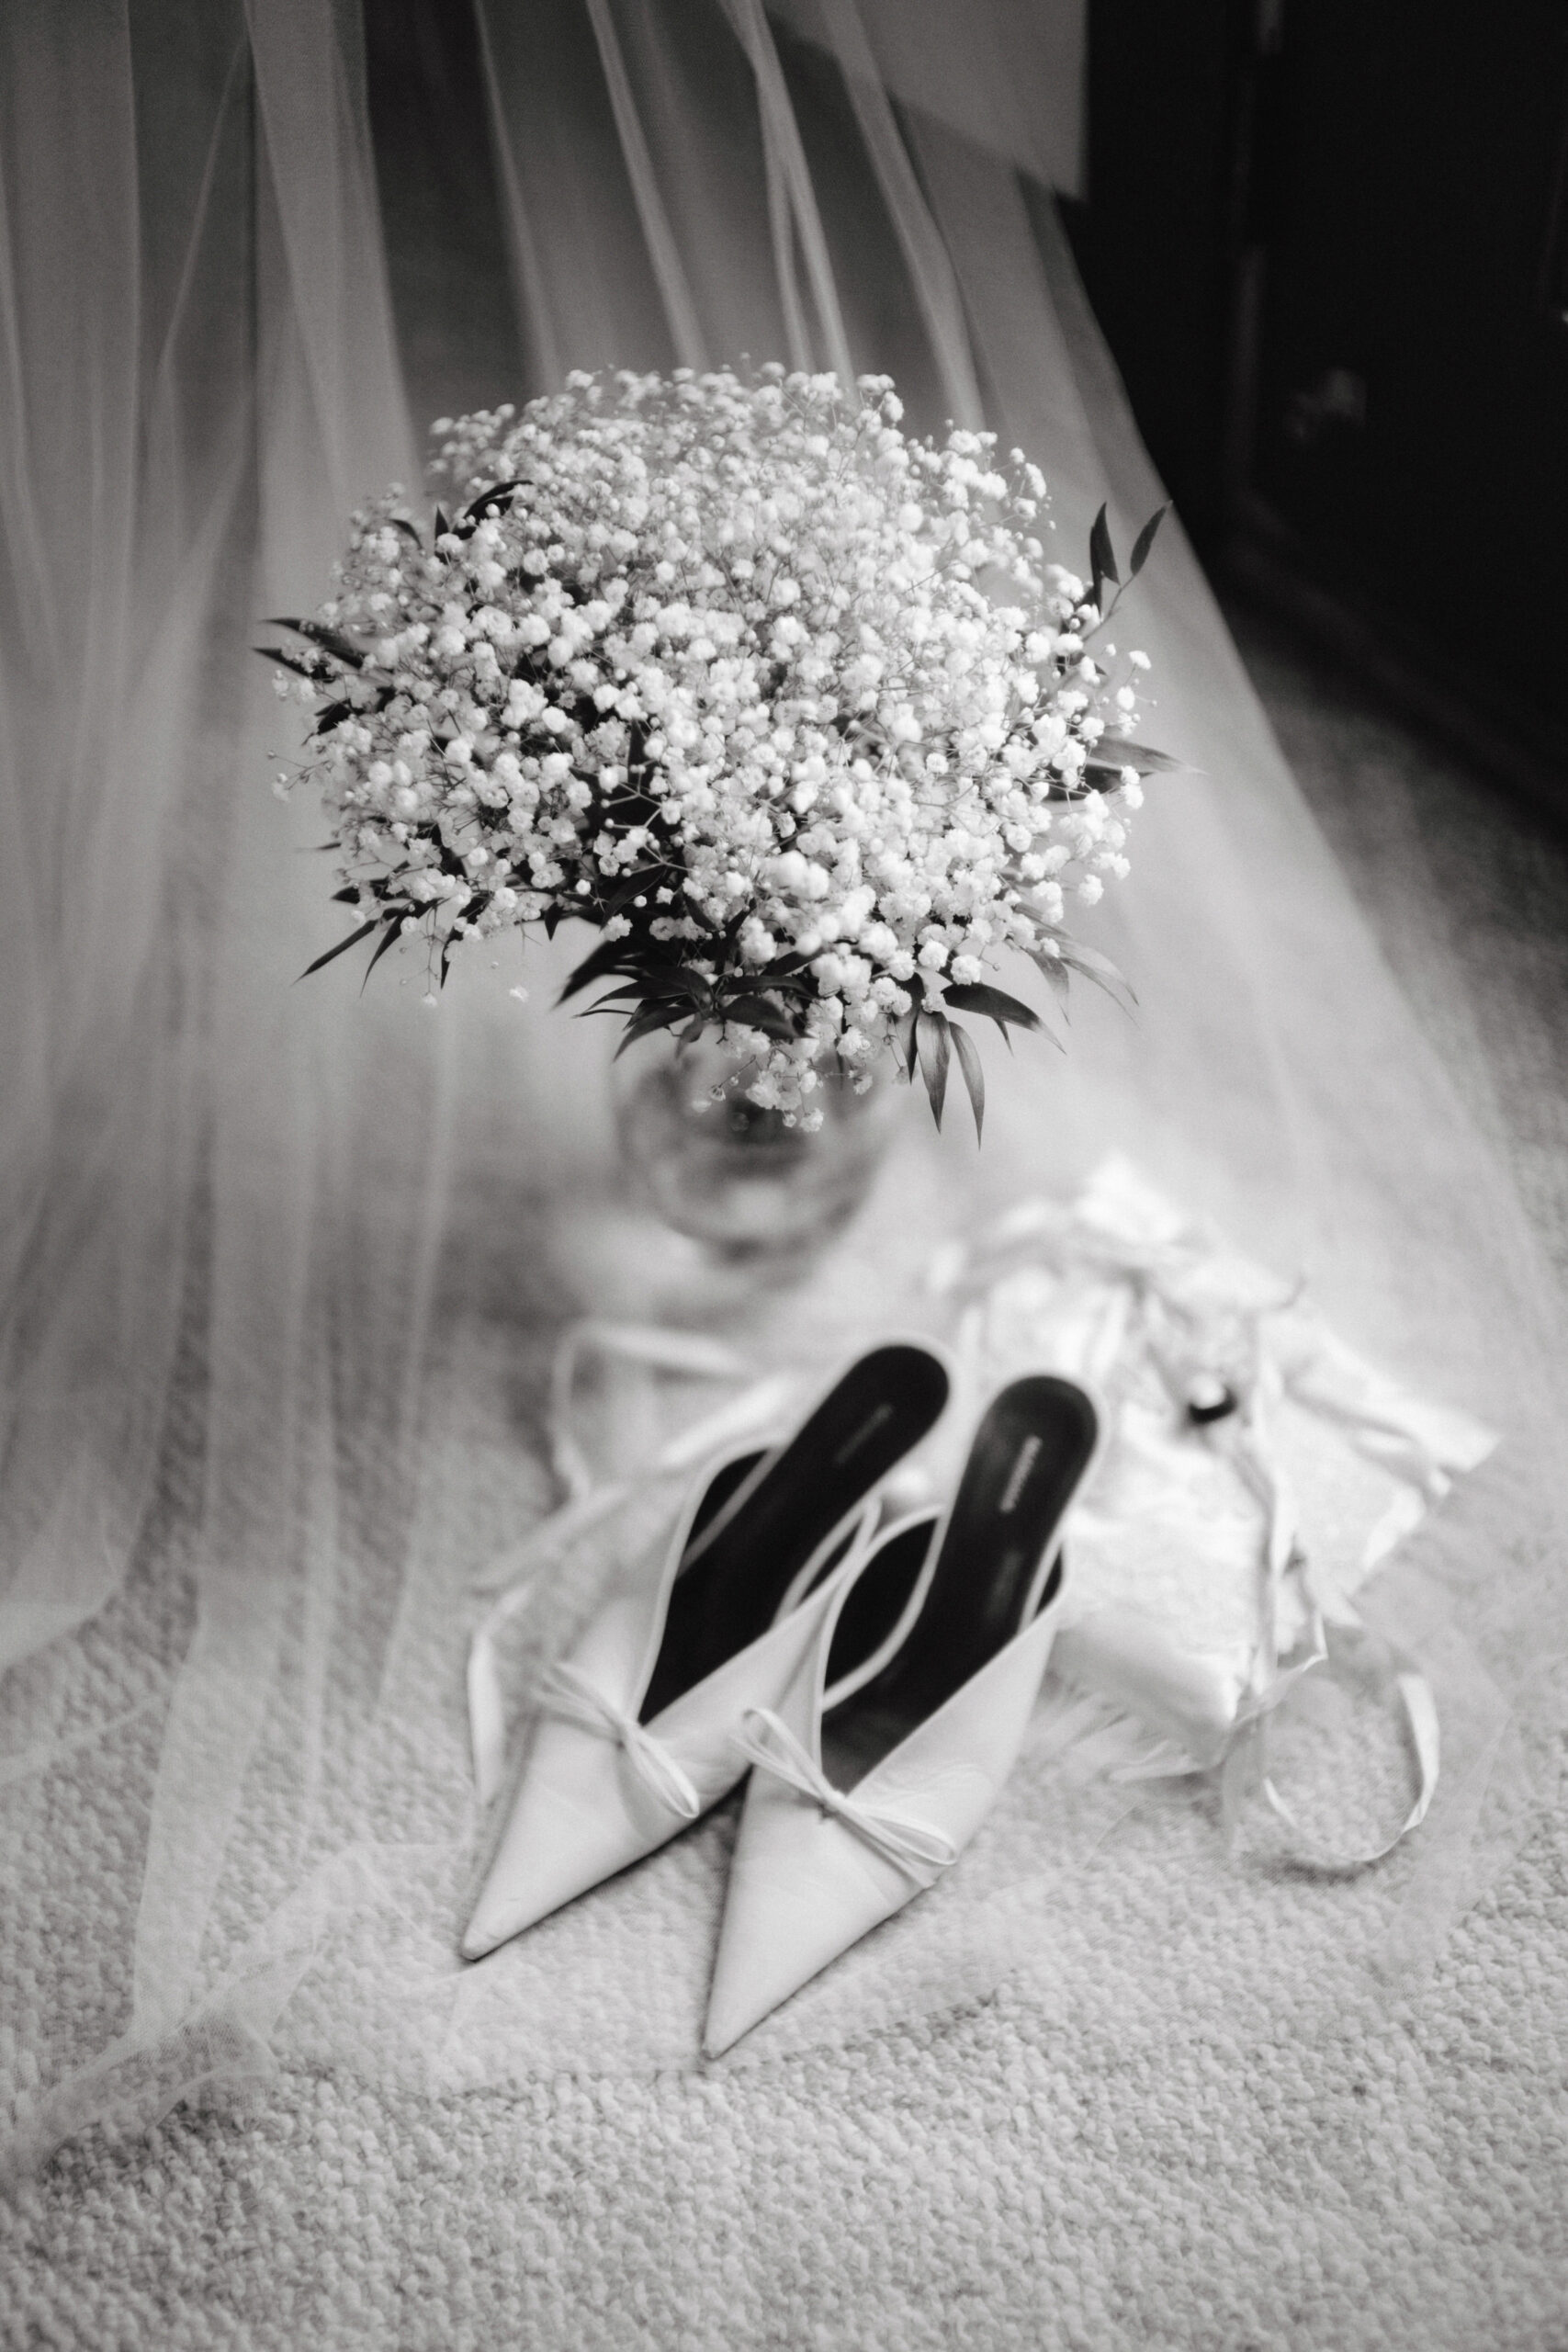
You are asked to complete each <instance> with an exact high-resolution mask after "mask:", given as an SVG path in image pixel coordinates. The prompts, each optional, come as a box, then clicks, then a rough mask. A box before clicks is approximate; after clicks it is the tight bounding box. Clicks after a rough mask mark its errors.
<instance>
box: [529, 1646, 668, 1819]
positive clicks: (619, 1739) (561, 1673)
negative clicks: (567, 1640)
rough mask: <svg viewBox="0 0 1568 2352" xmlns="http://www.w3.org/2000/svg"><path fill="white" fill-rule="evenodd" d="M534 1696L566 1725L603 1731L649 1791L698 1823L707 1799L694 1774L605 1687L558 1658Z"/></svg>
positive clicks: (537, 1685) (543, 1677) (546, 1710)
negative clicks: (595, 1684) (601, 1688)
mask: <svg viewBox="0 0 1568 2352" xmlns="http://www.w3.org/2000/svg"><path fill="white" fill-rule="evenodd" d="M534 1695H535V1697H536V1700H537V1702H538V1703H539V1705H540V1707H541V1708H543V1709H544V1710H545V1712H546V1713H548V1714H552V1715H557V1716H558V1717H559V1718H560V1720H561V1721H562V1722H563V1723H569V1724H579V1725H580V1726H581V1729H582V1730H584V1731H596V1732H602V1733H603V1734H604V1736H605V1737H606V1738H607V1739H613V1740H614V1741H615V1743H616V1745H617V1746H618V1747H622V1748H623V1749H624V1750H625V1751H626V1761H627V1763H628V1764H629V1765H630V1766H631V1768H632V1770H633V1771H634V1772H636V1773H637V1777H638V1779H639V1780H640V1781H642V1784H643V1786H644V1787H645V1788H646V1789H647V1790H648V1791H649V1793H650V1795H652V1796H653V1797H655V1798H657V1800H658V1802H659V1803H660V1804H663V1805H668V1807H669V1809H670V1811H671V1813H673V1814H675V1815H678V1816H679V1818H680V1819H681V1820H682V1821H695V1819H696V1817H697V1815H698V1814H699V1813H701V1811H702V1809H703V1801H702V1799H701V1797H700V1796H698V1794H697V1792H696V1790H695V1789H694V1787H693V1785H692V1779H691V1775H690V1773H688V1772H686V1771H684V1770H682V1767H681V1766H680V1765H679V1764H678V1763H677V1762H676V1760H675V1758H674V1757H673V1756H672V1755H671V1751H670V1749H669V1748H668V1747H666V1745H665V1743H664V1741H663V1740H661V1739H655V1737H654V1736H653V1734H652V1733H651V1732H650V1731H645V1730H644V1729H643V1727H642V1725H641V1724H639V1723H638V1721H637V1717H636V1716H635V1715H628V1714H627V1713H626V1710H625V1708H624V1707H617V1706H616V1704H615V1701H614V1700H613V1699H607V1698H606V1697H605V1696H604V1692H603V1691H597V1690H595V1689H594V1687H593V1685H592V1682H590V1681H589V1679H588V1678H587V1676H586V1675H583V1674H579V1672H578V1671H577V1668H575V1667H573V1666H568V1665H567V1664H566V1663H565V1661H564V1660H559V1661H558V1662H557V1664H556V1665H554V1666H552V1667H551V1668H549V1670H548V1671H547V1673H546V1674H543V1675H541V1677H540V1679H539V1680H538V1682H537V1683H536V1685H535V1689H534Z"/></svg>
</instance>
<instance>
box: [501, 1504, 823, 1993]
mask: <svg viewBox="0 0 1568 2352" xmlns="http://www.w3.org/2000/svg"><path fill="white" fill-rule="evenodd" d="M683 1533H684V1530H683V1529H682V1530H680V1531H678V1532H677V1540H676V1542H674V1543H673V1544H671V1546H670V1549H669V1553H668V1555H667V1556H666V1559H665V1564H664V1570H663V1574H662V1576H661V1577H660V1578H659V1580H658V1581H657V1582H653V1581H649V1580H645V1581H644V1582H643V1583H642V1585H641V1586H640V1588H639V1587H631V1588H628V1589H626V1590H624V1591H622V1592H618V1593H616V1594H615V1595H614V1596H613V1597H612V1599H611V1600H609V1601H608V1602H607V1603H606V1604H605V1606H604V1608H603V1609H601V1610H600V1611H599V1612H598V1614H597V1615H596V1616H595V1617H594V1618H593V1619H592V1622H591V1623H589V1625H588V1626H587V1627H586V1628H585V1629H584V1632H583V1634H582V1637H581V1641H580V1642H579V1643H578V1645H577V1647H576V1648H575V1649H574V1650H573V1651H572V1652H571V1654H570V1658H569V1659H567V1660H566V1661H565V1667H566V1673H567V1677H568V1688H567V1691H562V1689H561V1684H560V1681H559V1680H558V1679H552V1677H550V1676H547V1677H545V1678H543V1680H542V1684H541V1691H540V1700H541V1711H540V1713H539V1717H538V1721H537V1723H536V1726H535V1730H534V1736H533V1739H532V1742H531V1744H530V1747H529V1748H528V1751H527V1754H526V1757H525V1762H524V1767H523V1770H522V1773H521V1776H520V1779H519V1781H518V1786H517V1792H516V1795H515V1797H514V1799H513V1804H512V1810H511V1813H510V1815H509V1816H508V1819H507V1823H506V1827H505V1829H504V1831H503V1832H502V1838H501V1842H500V1844H499V1845H498V1846H497V1848H496V1850H495V1854H494V1857H493V1859H492V1860H491V1866H490V1869H489V1871H488V1873H487V1874H486V1878H485V1882H484V1886H483V1889H482V1891H481V1893H480V1895H479V1902H478V1903H477V1904H476V1905H475V1907H474V1912H473V1917H471V1919H470V1920H469V1922H468V1928H467V1931H466V1933H465V1934H464V1937H463V1941H462V1951H463V1954H464V1957H465V1958H466V1959H468V1960H477V1959H479V1958H480V1957H481V1956H482V1955H483V1954H484V1953H485V1952H488V1951H493V1950H494V1948H495V1947H496V1945H497V1944H500V1943H503V1942H505V1941H506V1939H507V1938H508V1937H511V1936H514V1935H517V1934H519V1933H520V1932H521V1931H522V1929H523V1928H529V1927H532V1926H533V1925H534V1924H535V1922H536V1920H539V1919H543V1918H545V1917H547V1916H548V1914H549V1913H550V1912H552V1911H555V1910H558V1908H559V1906H560V1905H562V1904H563V1903H570V1901H571V1900H572V1899H573V1897H574V1896H576V1895H579V1894H585V1893H586V1892H587V1890H588V1889H589V1888H590V1887H591V1886H596V1885H597V1884H598V1883H599V1882H600V1880H601V1879H605V1878H609V1877H610V1876H612V1875H613V1874H614V1872H615V1871H621V1870H625V1869H626V1868H627V1867H628V1865H629V1864H631V1863H632V1862H635V1861H638V1860H641V1858H642V1857H643V1855H645V1854H650V1853H652V1852H653V1851H654V1850H655V1849H656V1848H657V1847H660V1846H661V1845H663V1844H664V1843H665V1841H666V1840H667V1839H668V1838H672V1837H673V1836H674V1835H675V1834H676V1832H677V1831H678V1830H680V1829H681V1828H682V1827H683V1826H685V1824H686V1823H687V1822H688V1821H692V1820H694V1819H695V1818H696V1817H697V1815H699V1814H702V1813H705V1812H706V1811H707V1809H708V1807H709V1806H710V1805H714V1804H717V1803H718V1801H719V1799H720V1798H721V1797H723V1796H725V1795H727V1794H728V1792H729V1790H731V1789H732V1788H733V1787H734V1786H735V1783H736V1782H737V1781H739V1778H740V1776H741V1774H742V1773H743V1772H744V1771H745V1770H746V1758H745V1757H744V1756H743V1755H742V1754H741V1753H740V1751H739V1749H738V1748H737V1747H736V1745H735V1738H734V1735H735V1731H736V1727H737V1726H738V1724H739V1722H740V1720H741V1718H742V1716H743V1715H744V1714H745V1713H746V1712H747V1710H748V1709H749V1708H752V1707H772V1706H774V1705H776V1704H777V1702H778V1699H779V1697H780V1695H781V1693H782V1692H783V1691H784V1689H785V1688H786V1687H787V1685H788V1683H789V1681H790V1679H791V1678H792V1677H793V1676H794V1675H795V1673H796V1672H797V1671H798V1669H799V1666H800V1663H801V1660H802V1658H803V1657H805V1656H806V1655H807V1653H808V1652H809V1651H810V1650H811V1648H812V1646H813V1645H814V1643H815V1641H816V1638H817V1635H818V1631H819V1629H820V1626H821V1624H822V1621H823V1618H824V1616H825V1614H826V1612H827V1611H828V1610H829V1608H830V1607H831V1605H832V1603H833V1601H834V1600H836V1599H837V1597H838V1594H839V1591H840V1586H841V1580H842V1578H843V1577H844V1576H845V1575H846V1574H847V1573H849V1572H850V1571H851V1570H852V1567H853V1566H854V1564H855V1555H854V1553H853V1551H852V1552H851V1554H850V1555H848V1556H847V1557H846V1558H845V1560H844V1561H843V1562H841V1563H840V1566H839V1567H837V1568H835V1569H834V1571H833V1573H832V1575H831V1576H830V1577H828V1578H827V1579H826V1580H825V1581H824V1583H823V1584H822V1585H821V1586H820V1587H819V1588H818V1590H817V1591H816V1592H814V1593H812V1594H811V1595H810V1597H809V1598H808V1599H807V1600H806V1601H805V1602H803V1603H802V1604H801V1605H800V1606H799V1607H798V1608H796V1609H795V1610H793V1611H790V1612H789V1614H787V1615H786V1616H784V1617H783V1618H781V1619H780V1620H779V1622H778V1623H776V1624H774V1625H773V1626H771V1627H770V1628H769V1629H768V1631H767V1632H766V1633H764V1634H761V1636H760V1638H759V1639H758V1640H756V1641H754V1642H752V1643H750V1645H749V1646H748V1647H746V1648H745V1649H743V1650H740V1651H739V1652H738V1653H737V1654H736V1656H735V1657H731V1658H729V1659H727V1660H726V1662H725V1663H724V1664H723V1665H722V1666H721V1667H719V1668H716V1671H715V1672H714V1673H712V1674H710V1675H708V1676H707V1677H705V1679H704V1680H702V1681H701V1682H698V1683H695V1684H694V1685H693V1687H692V1688H691V1689H690V1690H689V1691H682V1693H681V1695H680V1697H679V1698H677V1699H676V1700H674V1701H673V1702H671V1705H669V1706H668V1707H665V1708H664V1709H662V1710H661V1711H660V1713H659V1714H657V1715H656V1716H655V1717H654V1718H653V1720H652V1721H651V1722H650V1723H649V1724H646V1725H643V1724H639V1723H638V1721H637V1712H638V1708H639V1706H640V1704H641V1702H642V1699H643V1695H644V1693H645V1692H646V1691H647V1689H648V1686H649V1679H650V1677H651V1675H652V1671H653V1663H654V1659H655V1658H656V1657H657V1656H658V1653H659V1645H660V1636H661V1634H662V1632H663V1627H664V1621H665V1617H666V1615H667V1612H668V1609H669V1600H670V1592H671V1586H672V1585H673V1583H674V1579H675V1574H676V1570H677V1569H678V1567H679V1566H680V1561H681V1553H682V1538H683ZM556 1672H557V1675H558V1674H559V1669H557V1670H556ZM584 1694H586V1695H584ZM563 1701H564V1703H563Z"/></svg>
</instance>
